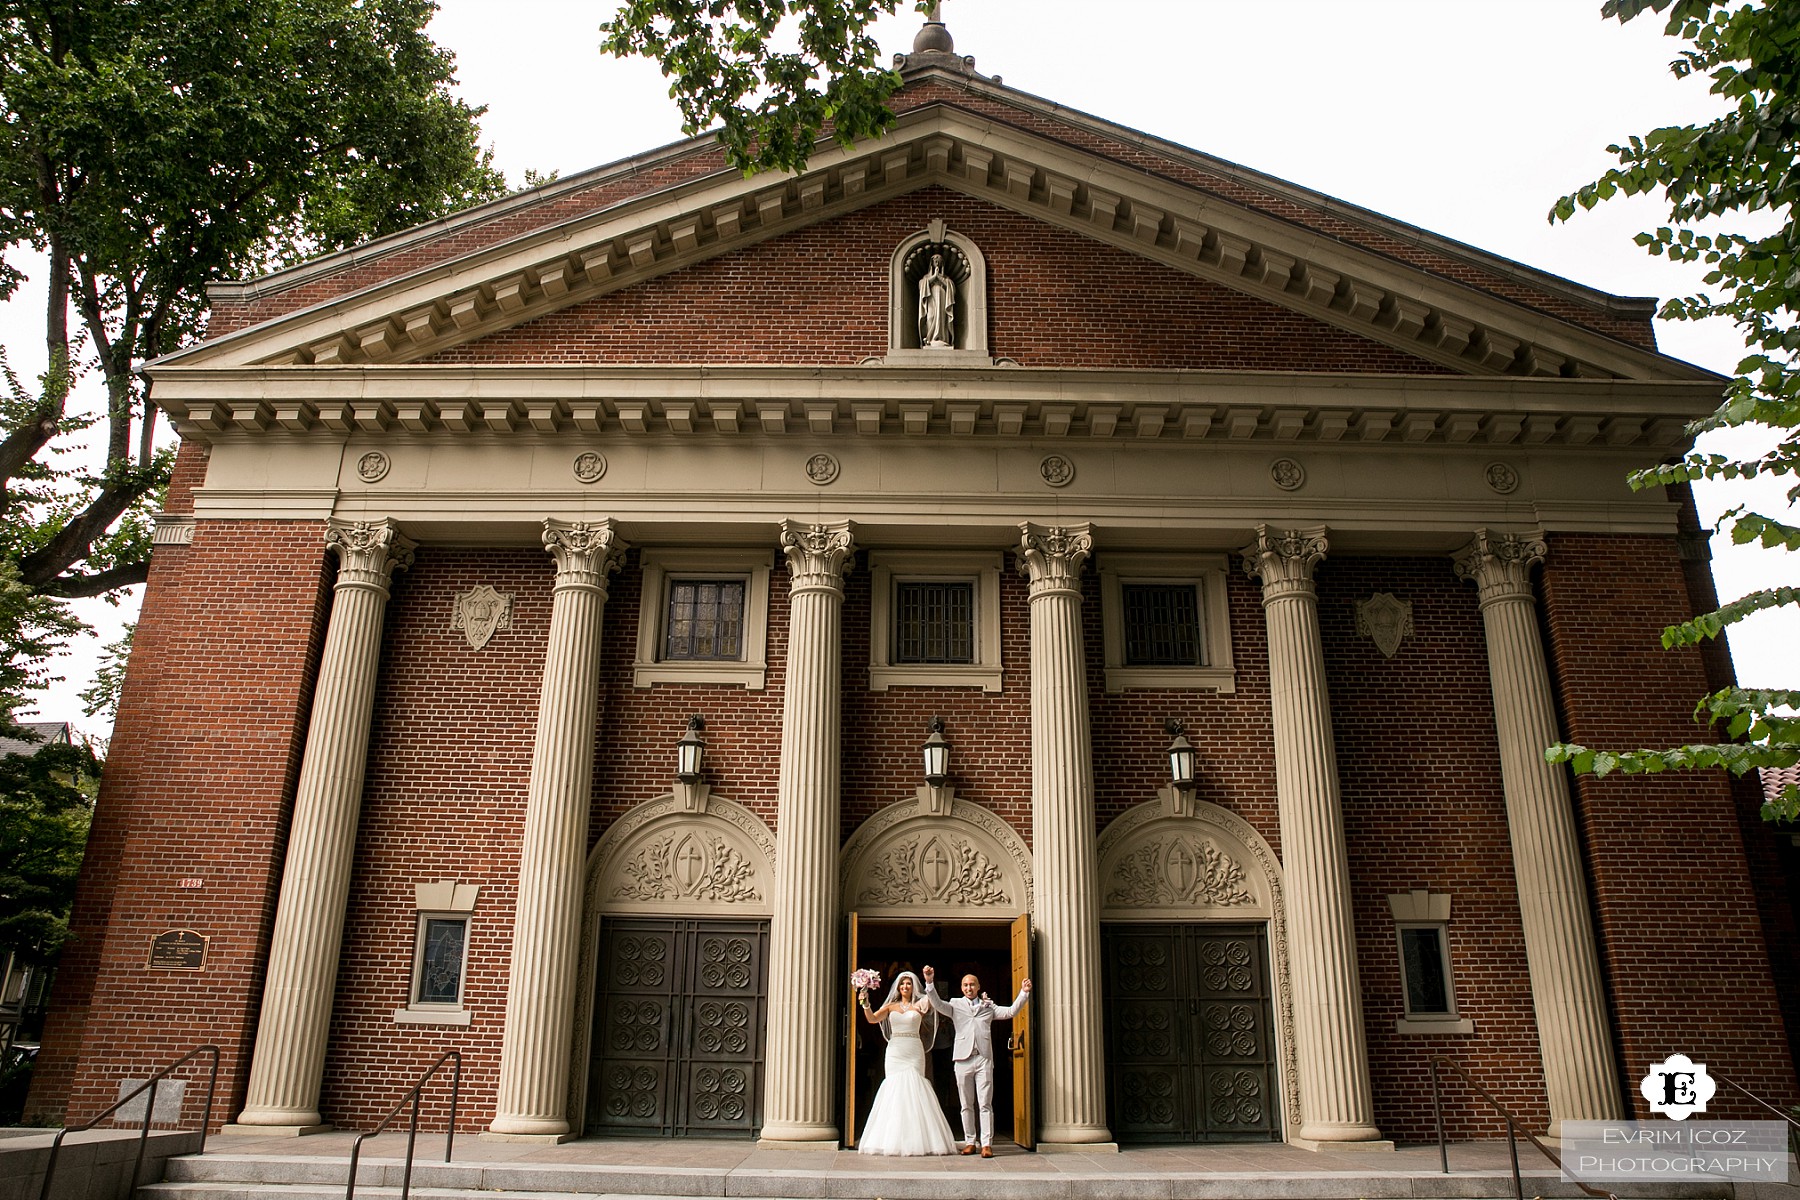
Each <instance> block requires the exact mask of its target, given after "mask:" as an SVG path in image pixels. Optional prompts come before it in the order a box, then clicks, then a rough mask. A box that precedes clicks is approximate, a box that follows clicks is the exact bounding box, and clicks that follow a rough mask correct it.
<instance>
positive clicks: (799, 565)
mask: <svg viewBox="0 0 1800 1200" xmlns="http://www.w3.org/2000/svg"><path fill="white" fill-rule="evenodd" d="M855 551H856V538H855V536H854V534H852V532H851V530H850V522H848V521H833V522H830V523H826V524H819V525H802V524H800V523H799V522H798V521H783V522H782V523H781V553H782V555H783V556H784V557H785V558H786V559H787V567H788V574H789V575H790V576H791V577H792V582H791V583H790V584H789V589H788V590H789V591H790V592H792V593H795V594H798V593H800V592H811V591H824V592H830V593H832V594H833V595H837V596H842V595H843V594H844V573H845V572H846V571H848V570H849V569H850V556H851V554H853V553H855Z"/></svg>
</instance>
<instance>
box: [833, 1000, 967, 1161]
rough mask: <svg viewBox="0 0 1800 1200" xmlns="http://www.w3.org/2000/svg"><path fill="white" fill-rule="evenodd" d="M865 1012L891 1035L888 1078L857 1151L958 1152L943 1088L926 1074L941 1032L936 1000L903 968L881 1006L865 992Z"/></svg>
mask: <svg viewBox="0 0 1800 1200" xmlns="http://www.w3.org/2000/svg"><path fill="white" fill-rule="evenodd" d="M862 1010H863V1017H864V1018H865V1019H866V1020H867V1021H868V1022H869V1024H871V1025H879V1026H881V1036H883V1037H885V1038H886V1039H887V1040H888V1048H887V1064H886V1066H887V1077H886V1078H885V1079H883V1080H882V1082H881V1087H880V1088H879V1089H878V1090H877V1091H876V1092H875V1106H874V1107H873V1108H871V1109H870V1110H869V1120H868V1122H867V1123H866V1124H865V1125H864V1126H863V1132H862V1138H861V1139H860V1140H859V1141H858V1142H857V1146H856V1148H857V1150H859V1151H860V1152H862V1153H863V1154H909V1155H911V1154H954V1153H955V1152H956V1138H955V1136H954V1135H952V1134H951V1132H950V1123H949V1122H948V1121H946V1120H944V1110H943V1109H942V1108H941V1107H939V1105H938V1098H937V1093H935V1092H933V1091H932V1090H931V1084H930V1083H929V1082H927V1081H926V1079H925V1052H926V1051H927V1050H930V1049H931V1042H932V1038H933V1037H934V1036H935V1035H936V1033H937V1015H936V1014H935V1013H933V1012H932V1011H931V1001H930V1000H929V999H928V998H926V997H925V996H924V995H922V994H921V993H920V991H919V981H918V978H917V977H916V976H914V975H913V973H912V972H911V971H902V972H901V973H900V974H899V976H898V977H896V978H895V980H894V986H893V990H892V991H890V992H888V996H887V1002H886V1003H884V1004H883V1005H882V1006H881V1007H880V1008H877V1009H873V1010H871V1009H870V1008H869V997H868V995H867V994H866V993H865V994H864V995H863V997H862Z"/></svg>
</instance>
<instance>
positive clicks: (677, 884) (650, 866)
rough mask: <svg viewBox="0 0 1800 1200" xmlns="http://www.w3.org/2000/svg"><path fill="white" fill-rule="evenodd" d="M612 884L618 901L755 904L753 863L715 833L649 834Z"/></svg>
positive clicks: (758, 895)
mask: <svg viewBox="0 0 1800 1200" xmlns="http://www.w3.org/2000/svg"><path fill="white" fill-rule="evenodd" d="M620 874H621V877H622V881H621V882H619V883H617V884H615V885H614V887H613V889H612V898H614V899H619V900H706V901H711V902H714V903H721V904H737V903H742V902H746V901H747V902H750V903H756V902H759V901H761V900H762V899H763V894H762V892H761V891H760V890H759V889H758V888H757V886H756V866H755V864H753V863H752V862H751V861H750V860H749V859H747V858H745V857H744V856H743V855H742V854H739V853H738V852H737V851H736V850H734V849H733V848H732V847H730V846H728V845H726V843H725V839H723V838H721V837H720V836H719V835H717V834H708V833H704V832H693V831H684V832H677V833H669V834H664V835H663V836H662V837H659V838H653V839H651V840H650V841H648V842H646V843H645V844H644V845H642V846H640V847H639V848H638V849H637V851H636V852H635V853H633V854H631V855H629V856H628V857H627V858H626V859H625V862H624V864H623V866H622V868H621V870H620Z"/></svg>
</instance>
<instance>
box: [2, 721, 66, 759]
mask: <svg viewBox="0 0 1800 1200" xmlns="http://www.w3.org/2000/svg"><path fill="white" fill-rule="evenodd" d="M14 724H15V725H17V726H18V727H19V728H20V729H25V730H29V731H30V732H32V733H34V734H36V735H37V736H36V737H35V738H16V737H4V736H0V756H4V755H7V754H36V753H37V752H38V749H39V748H40V747H43V746H49V745H53V744H67V743H68V742H69V741H71V740H72V731H71V730H70V729H69V723H68V722H67V721H16V722H14Z"/></svg>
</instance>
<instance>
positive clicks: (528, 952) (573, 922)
mask: <svg viewBox="0 0 1800 1200" xmlns="http://www.w3.org/2000/svg"><path fill="white" fill-rule="evenodd" d="M544 549H546V550H548V551H549V552H550V553H551V555H553V556H554V557H555V559H556V588H555V591H554V593H553V594H552V600H551V607H550V638H549V642H548V643H547V644H546V646H545V648H544V680H543V687H542V691H541V692H540V695H539V699H538V721H537V737H536V740H535V741H534V742H533V743H532V749H531V780H530V783H529V784H527V788H526V794H525V833H524V838H523V840H522V842H521V844H520V847H519V894H518V901H517V905H516V907H515V908H514V910H513V941H512V965H511V967H510V968H509V969H508V972H507V989H506V1029H505V1032H504V1035H503V1037H502V1040H501V1047H500V1089H499V1095H498V1097H497V1101H496V1104H495V1111H494V1120H493V1123H492V1124H491V1125H489V1126H488V1129H489V1132H491V1133H496V1134H504V1135H508V1136H512V1137H543V1138H558V1137H562V1136H564V1135H566V1134H568V1133H569V1132H570V1130H569V1121H568V1100H569V1047H570V1042H571V1039H572V1038H573V1037H574V1034H575V967H576V963H577V962H578V961H579V959H580V955H581V874H582V863H583V860H584V859H585V858H586V853H585V852H586V849H587V826H588V809H589V804H590V799H589V794H590V792H591V790H592V786H593V773H594V726H595V723H596V722H597V720H598V717H599V709H600V618H601V614H602V612H603V610H604V609H605V607H606V588H607V576H608V575H609V574H611V573H612V572H613V571H616V570H618V568H619V561H620V559H621V557H622V556H623V555H624V553H625V544H624V543H623V542H622V541H620V540H619V539H618V537H617V535H616V534H615V533H614V530H613V523H612V522H611V521H593V522H570V521H557V520H547V521H545V522H544Z"/></svg>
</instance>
